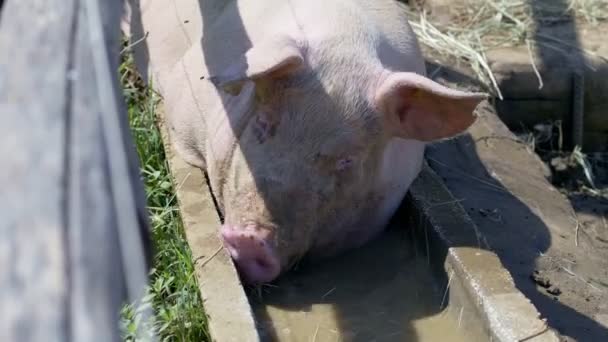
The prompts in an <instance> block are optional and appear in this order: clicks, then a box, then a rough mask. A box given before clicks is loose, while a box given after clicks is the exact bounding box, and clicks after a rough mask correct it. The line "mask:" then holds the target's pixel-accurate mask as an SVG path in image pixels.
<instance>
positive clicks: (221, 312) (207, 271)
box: [157, 105, 259, 342]
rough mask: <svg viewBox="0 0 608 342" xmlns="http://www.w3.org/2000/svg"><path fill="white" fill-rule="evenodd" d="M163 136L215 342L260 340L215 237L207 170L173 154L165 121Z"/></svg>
mask: <svg viewBox="0 0 608 342" xmlns="http://www.w3.org/2000/svg"><path fill="white" fill-rule="evenodd" d="M163 114H164V110H163V108H162V105H159V107H158V111H157V116H158V117H159V118H160V120H159V122H160V123H161V124H160V127H161V134H162V137H163V142H164V146H165V153H166V155H167V160H168V161H169V167H170V169H171V174H172V176H173V181H174V185H175V188H176V194H177V200H178V202H179V207H180V214H181V218H182V221H183V223H184V231H185V233H186V239H187V240H188V245H190V249H191V250H192V258H193V259H194V267H195V272H196V278H197V281H198V285H199V290H200V294H201V297H202V299H203V305H204V307H205V314H206V315H207V323H208V326H209V333H210V335H211V339H212V340H213V341H217V342H229V341H234V342H256V341H259V336H258V332H257V330H256V325H255V320H254V318H253V313H252V311H251V307H250V306H249V302H248V300H247V296H246V295H245V291H244V289H243V286H242V285H241V282H240V280H239V277H238V274H237V272H236V268H235V267H234V264H233V263H232V259H231V258H230V255H229V254H228V252H226V250H225V249H224V248H223V247H222V243H221V241H220V239H219V235H218V232H219V227H220V218H219V216H218V213H217V210H216V208H215V205H214V203H213V199H212V197H211V192H210V190H209V187H208V186H207V181H206V178H205V174H204V173H203V172H202V171H201V170H200V169H198V168H195V167H192V166H191V165H189V164H187V163H186V162H185V161H184V160H183V159H182V158H180V157H179V156H177V155H176V153H175V150H174V149H173V147H172V146H171V144H170V143H169V139H168V136H167V130H166V128H165V125H164V124H163Z"/></svg>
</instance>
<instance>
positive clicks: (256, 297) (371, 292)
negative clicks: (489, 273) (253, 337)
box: [249, 228, 476, 342]
mask: <svg viewBox="0 0 608 342" xmlns="http://www.w3.org/2000/svg"><path fill="white" fill-rule="evenodd" d="M444 293H445V284H443V285H442V284H439V283H438V282H437V281H436V280H435V279H434V276H433V275H432V273H431V269H430V267H429V266H428V265H427V259H426V256H424V255H417V253H415V249H414V246H413V242H412V240H411V238H409V237H407V236H406V231H405V229H396V228H393V229H389V230H388V231H387V232H385V233H384V234H383V235H382V236H380V237H379V238H378V239H376V240H375V241H373V242H371V243H369V244H368V245H366V246H364V247H362V248H360V249H357V250H353V251H351V252H348V253H346V254H344V255H342V256H339V257H337V258H334V259H330V260H326V261H324V262H322V263H317V264H307V265H303V264H302V265H300V266H299V267H297V268H296V270H294V271H292V272H291V273H289V274H287V275H286V276H284V277H283V278H281V279H279V280H278V281H277V282H276V283H275V284H274V285H272V286H265V287H263V288H262V289H261V290H258V291H257V292H253V291H251V292H250V293H249V300H250V302H251V305H252V307H253V309H254V312H255V315H256V320H257V322H258V325H259V330H260V332H261V336H262V339H263V340H264V341H289V342H300V341H302V342H304V341H306V342H311V341H361V342H363V341H365V342H371V341H446V342H452V341H453V342H458V341H475V340H476V339H475V338H474V337H472V336H468V335H467V332H466V331H464V330H465V329H464V328H459V322H458V317H457V315H454V314H452V312H453V310H447V309H446V310H441V309H440V307H441V302H442V298H443V296H444ZM445 304H447V303H444V307H445V306H446V305H445Z"/></svg>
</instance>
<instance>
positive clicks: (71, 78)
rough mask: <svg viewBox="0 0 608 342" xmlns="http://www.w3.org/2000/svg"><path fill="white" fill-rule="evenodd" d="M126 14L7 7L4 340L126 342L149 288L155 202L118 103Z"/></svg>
mask: <svg viewBox="0 0 608 342" xmlns="http://www.w3.org/2000/svg"><path fill="white" fill-rule="evenodd" d="M121 10H122V2H121V1H117V0H114V1H108V0H103V1H100V0H12V1H7V2H6V3H5V4H4V6H3V8H2V22H1V25H0V113H2V114H1V119H2V123H1V124H0V160H2V172H0V187H1V188H2V190H1V191H0V288H1V290H2V291H0V315H1V316H2V323H1V324H0V341H20V342H21V341H72V340H73V341H119V340H121V338H120V332H119V329H118V328H119V326H118V320H119V311H120V308H121V306H122V304H123V303H124V301H125V300H129V301H131V300H134V299H135V298H136V297H137V296H138V294H141V293H142V291H143V289H144V287H143V286H144V285H145V282H146V277H147V267H148V264H147V260H146V258H145V257H144V254H146V253H148V256H149V249H147V246H148V243H147V236H148V231H147V225H146V224H145V201H144V197H143V191H142V190H143V189H142V187H141V184H140V179H139V171H138V167H137V163H136V161H137V158H136V157H135V154H134V150H133V147H132V144H131V141H130V136H129V134H128V123H127V121H126V115H125V114H126V113H125V110H124V108H122V107H119V106H117V103H120V102H119V101H120V97H119V96H120V92H119V91H118V89H119V88H118V80H117V77H116V76H117V75H116V72H115V70H116V67H117V62H118V48H119V38H120V35H119V34H120V32H119V31H118V27H119V26H118V24H119V23H118V20H119V18H120V12H121ZM95 13H97V14H100V15H99V16H95V15H94V14H95ZM102 25H103V27H102Z"/></svg>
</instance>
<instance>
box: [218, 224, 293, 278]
mask: <svg viewBox="0 0 608 342" xmlns="http://www.w3.org/2000/svg"><path fill="white" fill-rule="evenodd" d="M221 235H222V240H223V243H224V246H225V247H226V249H227V250H228V252H229V253H230V256H231V257H232V260H234V263H235V264H236V266H237V268H238V270H239V272H240V274H241V277H243V278H244V279H243V280H245V281H246V282H247V283H252V284H261V283H267V282H270V281H272V280H273V279H274V278H276V277H277V276H278V275H279V273H280V271H281V262H280V260H279V257H278V255H277V254H276V252H275V250H274V249H273V247H272V243H271V239H272V235H273V234H272V232H271V231H270V230H269V229H265V228H260V227H258V226H255V225H247V226H245V227H237V226H232V225H226V224H225V225H223V226H222V229H221Z"/></svg>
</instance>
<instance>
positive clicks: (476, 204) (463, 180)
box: [418, 0, 608, 341]
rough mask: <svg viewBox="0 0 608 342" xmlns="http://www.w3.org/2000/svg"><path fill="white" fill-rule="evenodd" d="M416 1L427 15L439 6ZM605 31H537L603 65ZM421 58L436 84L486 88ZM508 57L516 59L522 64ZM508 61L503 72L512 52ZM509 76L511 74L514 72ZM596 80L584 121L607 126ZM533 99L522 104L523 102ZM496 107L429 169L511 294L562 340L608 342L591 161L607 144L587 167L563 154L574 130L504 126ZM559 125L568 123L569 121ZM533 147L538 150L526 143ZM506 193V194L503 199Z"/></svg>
mask: <svg viewBox="0 0 608 342" xmlns="http://www.w3.org/2000/svg"><path fill="white" fill-rule="evenodd" d="M418 2H419V3H425V4H423V5H425V6H429V3H431V2H436V3H437V4H439V5H441V3H442V1H440V0H435V1H428V0H427V1H418ZM456 2H458V1H456ZM431 5H432V4H431ZM430 7H431V8H432V6H430ZM427 8H428V7H427ZM438 13H439V17H438V18H433V14H432V13H430V15H429V20H430V21H433V20H438V21H440V22H441V21H442V22H444V23H445V21H446V20H449V18H448V19H446V15H445V13H444V12H441V11H438ZM606 28H608V22H600V23H598V24H595V25H594V24H589V23H585V22H583V21H580V20H579V21H578V22H577V24H576V31H575V32H570V31H572V27H569V26H568V25H567V24H564V23H562V24H560V23H555V22H552V23H549V24H547V23H541V27H540V29H539V31H541V32H543V33H547V34H551V35H553V36H557V37H560V39H563V40H565V41H567V42H570V43H572V44H576V45H579V46H582V47H583V48H586V49H588V50H590V51H592V52H593V53H595V54H597V56H596V57H598V58H599V59H600V60H601V61H607V60H608V59H606V58H608V41H606V40H605V37H601V35H602V33H601V32H604V34H605V32H606ZM569 29H570V31H568V30H569ZM520 48H521V47H520ZM515 49H517V48H514V50H515ZM423 50H424V53H425V55H426V57H427V62H428V63H427V66H428V68H427V70H428V72H429V74H431V75H433V77H434V79H435V80H436V81H439V82H441V83H445V84H448V85H451V86H456V85H458V86H459V87H463V85H464V88H469V89H471V88H477V89H479V88H482V89H486V88H485V87H484V86H482V85H481V84H480V83H479V82H478V81H476V79H475V76H474V75H475V73H474V72H473V71H472V70H471V69H470V68H469V66H468V63H466V61H460V60H456V59H453V58H450V57H445V56H439V55H437V54H436V53H434V52H433V51H430V50H428V49H425V48H424V47H423ZM544 53H546V52H544ZM513 56H514V58H513V60H516V59H517V60H519V59H520V58H519V56H518V57H517V58H515V54H514V55H513ZM564 58H566V57H564ZM568 58H569V57H568ZM504 60H505V64H506V65H507V67H508V63H509V58H508V51H507V55H506V58H505V59H504ZM502 67H504V65H503V66H502ZM566 70H568V69H567V68H566ZM507 71H508V72H511V73H512V74H516V73H517V71H518V70H517V67H514V68H513V70H510V71H509V70H507ZM541 72H542V70H541ZM566 73H568V72H567V71H566ZM590 75H591V77H594V74H593V73H590ZM565 77H569V75H565ZM588 78H589V77H587V79H588ZM596 78H597V80H591V81H590V82H591V83H592V84H591V85H592V87H590V88H586V91H587V92H588V94H586V98H585V104H586V105H587V108H586V109H587V112H586V114H587V113H588V112H589V111H592V112H593V113H592V114H591V115H590V116H591V117H592V118H591V119H592V120H600V122H599V124H601V126H602V127H608V118H606V117H605V113H607V112H608V105H606V104H605V103H602V102H601V101H605V100H606V96H605V91H603V90H602V89H606V88H608V82H607V81H606V78H605V77H602V78H601V79H600V77H597V76H596ZM522 79H524V78H522ZM504 86H506V87H510V89H506V90H505V92H509V91H511V92H512V93H517V92H520V93H521V90H522V88H531V87H530V85H529V84H528V85H526V84H521V82H520V84H517V82H512V83H510V84H506V83H505V84H504ZM553 88H555V89H557V88H559V87H555V86H554V87H553ZM548 89H549V90H550V89H551V88H548ZM545 91H547V89H545ZM589 92H591V93H589ZM593 92H595V93H593ZM571 95H572V93H570V92H566V93H563V92H562V93H559V94H543V96H545V97H547V98H552V99H553V100H555V99H557V100H558V101H563V102H562V103H561V104H559V105H561V106H564V104H566V106H568V104H569V103H570V102H571V98H568V96H570V97H571ZM521 96H522V97H526V94H523V95H521ZM534 96H535V94H533V95H528V98H527V99H526V100H528V101H529V100H530V98H532V97H534ZM564 97H566V100H563V98H564ZM589 98H591V99H589ZM497 103H499V101H498V100H497V99H493V100H492V101H490V102H488V103H486V104H484V106H482V108H480V110H479V111H478V112H479V113H478V114H479V115H480V120H478V123H477V124H476V125H475V126H474V127H473V128H472V129H471V130H470V132H469V133H468V134H466V135H464V136H462V137H460V138H458V139H453V140H451V141H446V142H442V143H439V144H436V145H434V146H431V147H430V149H429V152H428V153H427V157H429V164H430V165H431V167H433V169H435V171H436V172H437V173H438V174H439V175H441V176H442V177H443V178H444V181H445V183H446V185H447V186H448V188H449V189H450V190H451V191H452V193H453V194H454V196H455V197H457V198H461V199H462V202H461V203H462V205H463V206H464V207H465V208H466V209H467V210H468V211H469V214H470V216H471V217H472V218H473V220H474V221H475V222H476V224H477V225H478V226H479V229H480V231H481V232H482V234H484V236H485V237H486V239H487V240H488V244H489V246H487V247H488V248H489V249H492V250H493V251H494V252H496V254H497V255H498V256H499V257H500V259H501V261H502V262H503V264H504V266H505V267H506V268H507V269H509V271H510V272H511V274H512V276H513V278H514V280H515V282H516V285H517V287H518V288H519V289H520V290H521V291H522V292H523V293H524V294H525V295H526V296H527V297H528V298H530V300H531V301H532V303H533V304H534V305H535V306H536V307H537V308H538V310H539V311H540V312H541V315H542V316H543V317H544V318H546V319H547V320H548V322H549V324H550V325H551V326H552V327H554V328H555V329H556V330H557V331H558V332H560V333H561V334H562V335H563V338H564V340H565V341H608V158H607V157H608V153H606V152H601V153H593V152H594V151H593V150H594V148H595V151H598V150H599V151H606V149H607V147H608V145H605V146H604V145H601V144H604V140H601V139H600V140H597V139H596V140H595V142H597V141H600V143H601V144H597V143H596V144H595V145H589V147H586V149H585V150H583V153H584V154H583V155H582V156H586V157H587V161H588V163H589V164H588V166H587V167H583V166H582V164H581V162H580V159H577V158H575V155H573V154H572V149H571V146H568V142H570V141H571V136H570V132H571V131H570V130H568V129H564V127H560V128H561V129H558V126H556V125H555V124H554V123H548V122H547V121H541V120H537V122H532V123H531V124H530V123H528V125H522V124H521V122H515V120H511V121H510V120H509V118H508V117H506V118H505V117H504V114H502V113H501V115H500V118H501V119H502V120H500V119H499V115H497V110H496V108H497V106H496V104H497ZM592 107H593V108H592ZM520 108H523V110H521V111H522V112H520V113H517V115H518V116H520V117H528V118H529V117H535V118H536V117H537V116H538V117H542V116H540V115H538V113H537V110H538V111H540V110H541V108H540V106H539V108H535V106H534V105H530V104H527V105H526V106H522V107H520ZM565 112H566V113H569V111H565ZM596 113H599V114H596ZM563 119H564V120H565V121H566V122H567V120H568V119H569V118H568V117H566V118H563ZM586 120H589V118H586ZM505 123H508V124H509V127H508V128H507V126H505ZM535 126H536V127H535ZM565 127H566V128H568V125H567V124H566V125H565ZM598 127H600V125H596V124H589V123H588V122H586V126H585V134H589V135H593V134H596V133H601V134H604V135H605V132H598V131H597V128H598ZM531 137H533V138H534V140H532V139H530V138H531ZM602 139H604V138H602ZM531 141H533V142H534V143H532V144H529V143H527V142H531ZM560 148H561V149H560ZM589 171H591V173H589ZM589 175H592V176H593V177H592V178H591V180H592V181H590V177H589ZM504 190H506V192H507V193H506V194H501V191H504Z"/></svg>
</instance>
